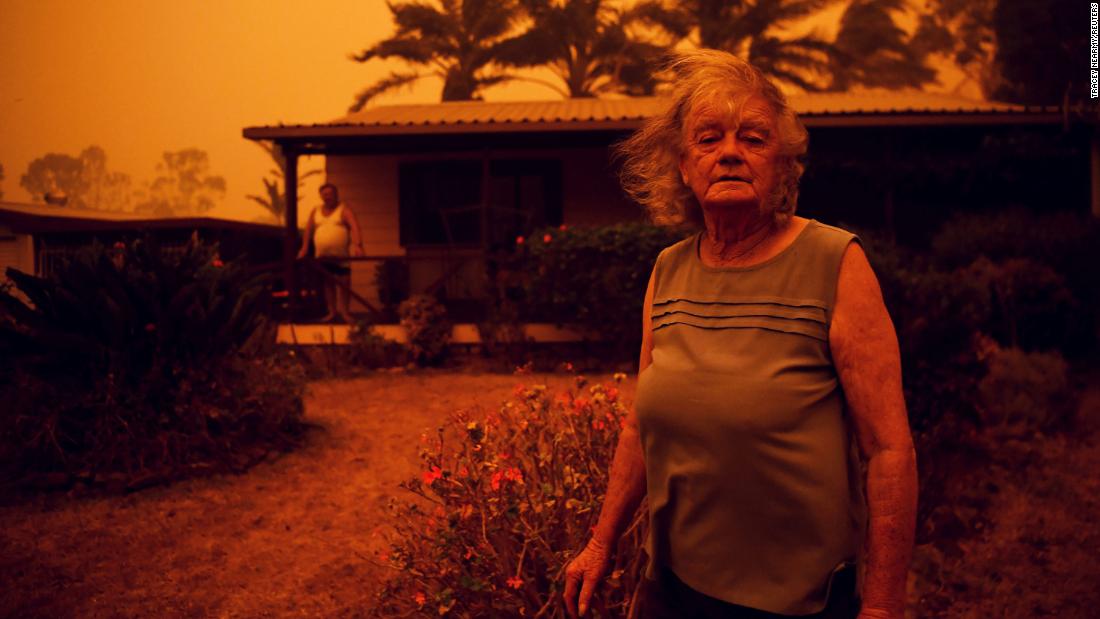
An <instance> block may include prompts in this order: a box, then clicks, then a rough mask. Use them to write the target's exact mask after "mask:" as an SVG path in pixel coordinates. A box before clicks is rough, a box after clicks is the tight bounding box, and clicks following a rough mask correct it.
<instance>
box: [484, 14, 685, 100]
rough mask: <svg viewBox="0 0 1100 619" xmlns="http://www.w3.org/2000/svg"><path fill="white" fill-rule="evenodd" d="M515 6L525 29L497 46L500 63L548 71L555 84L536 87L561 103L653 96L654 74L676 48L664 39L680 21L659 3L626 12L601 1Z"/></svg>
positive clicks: (672, 38) (671, 40) (548, 83)
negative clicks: (617, 95) (609, 96)
mask: <svg viewBox="0 0 1100 619" xmlns="http://www.w3.org/2000/svg"><path fill="white" fill-rule="evenodd" d="M520 2H521V4H522V6H523V8H524V9H525V11H526V14H527V16H528V18H529V20H530V21H529V22H528V26H529V27H528V28H527V29H526V31H524V32H523V33H522V34H520V35H519V36H517V37H515V38H514V39H512V40H511V41H507V42H505V43H504V44H502V46H501V51H502V55H501V60H502V61H503V62H505V63H507V64H509V65H511V66H513V67H538V66H543V67H546V68H548V69H550V71H551V72H552V73H553V74H554V75H555V76H556V77H557V78H558V79H559V80H560V83H553V82H541V83H542V84H544V85H546V86H548V87H550V88H552V89H553V90H554V91H555V92H557V93H558V94H560V95H562V96H564V97H595V96H598V95H601V94H606V93H623V94H630V95H645V94H652V93H653V90H654V88H655V87H656V85H657V81H656V80H655V79H654V76H653V70H654V68H655V67H656V65H657V64H658V61H659V59H660V57H661V56H662V55H663V54H665V53H666V52H667V51H668V49H669V48H670V47H671V46H672V44H673V43H675V40H676V37H674V36H672V37H670V36H668V33H669V32H670V30H671V29H674V27H675V25H676V24H677V23H678V21H677V20H678V19H679V16H678V14H677V13H675V12H674V11H672V10H670V9H666V8H665V7H664V5H663V4H662V3H661V2H660V1H659V0H644V1H642V2H637V3H634V4H633V5H631V6H627V7H623V6H612V4H611V3H610V2H607V1H606V0H557V1H555V0H520ZM617 4H618V3H617ZM662 38H663V40H662ZM523 79H528V80H531V79H532V78H530V77H527V78H523ZM535 81H537V80H535Z"/></svg>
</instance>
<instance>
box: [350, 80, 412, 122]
mask: <svg viewBox="0 0 1100 619" xmlns="http://www.w3.org/2000/svg"><path fill="white" fill-rule="evenodd" d="M422 77H425V74H423V73H397V72H393V73H390V74H389V76H388V77H384V78H382V79H380V80H378V81H377V82H375V83H374V84H372V85H371V86H368V87H367V88H364V89H363V90H361V91H360V92H359V94H357V95H355V101H354V102H353V103H352V104H351V107H349V108H348V111H349V112H358V111H359V110H361V109H363V107H364V106H365V105H366V104H367V103H370V101H371V99H373V98H375V97H377V96H378V95H381V94H383V93H386V92H389V91H391V90H396V89H398V88H404V87H408V86H410V85H411V84H412V83H413V82H415V81H416V80H418V79H420V78H422Z"/></svg>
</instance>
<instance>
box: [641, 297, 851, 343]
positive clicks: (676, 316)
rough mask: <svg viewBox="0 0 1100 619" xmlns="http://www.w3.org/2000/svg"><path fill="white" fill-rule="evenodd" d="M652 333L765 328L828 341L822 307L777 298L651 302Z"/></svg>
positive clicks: (810, 302) (805, 301) (815, 304)
mask: <svg viewBox="0 0 1100 619" xmlns="http://www.w3.org/2000/svg"><path fill="white" fill-rule="evenodd" d="M651 318H652V321H653V330H654V331H657V330H658V329H663V328H665V327H669V326H672V325H686V326H689V327H697V328H700V329H768V330H771V331H782V332H785V333H800V334H802V335H808V336H810V337H812V338H815V339H818V340H821V341H828V339H829V332H828V328H827V326H826V324H825V307H823V304H821V303H817V302H813V301H807V300H799V299H783V298H779V297H756V298H752V297H750V298H744V299H741V300H738V301H728V300H723V301H714V300H694V299H668V300H664V301H661V302H654V304H653V314H652V316H651Z"/></svg>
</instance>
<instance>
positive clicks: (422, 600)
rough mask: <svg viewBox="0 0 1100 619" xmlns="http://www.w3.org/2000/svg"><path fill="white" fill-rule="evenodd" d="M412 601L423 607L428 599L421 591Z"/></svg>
mask: <svg viewBox="0 0 1100 619" xmlns="http://www.w3.org/2000/svg"><path fill="white" fill-rule="evenodd" d="M413 600H414V601H415V602H416V605H417V606H423V605H424V604H425V603H426V602H427V601H428V598H427V597H426V596H425V595H424V592H423V591H417V592H416V595H414V596H413Z"/></svg>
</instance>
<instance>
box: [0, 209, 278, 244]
mask: <svg viewBox="0 0 1100 619" xmlns="http://www.w3.org/2000/svg"><path fill="white" fill-rule="evenodd" d="M0 224H4V225H6V226H8V227H9V228H11V230H12V231H13V232H17V233H41V232H79V231H90V230H104V231H113V230H118V231H122V230H164V229H194V228H202V229H224V230H241V231H248V232H253V233H256V234H261V235H272V236H277V235H280V234H282V227H281V226H277V225H272V224H261V223H252V222H245V221H236V220H233V219H220V218H217V217H152V216H149V215H146V214H140V213H122V212H117V211H96V210H90V209H79V208H71V207H66V206H54V205H50V204H27V203H21V202H3V201H0Z"/></svg>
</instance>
